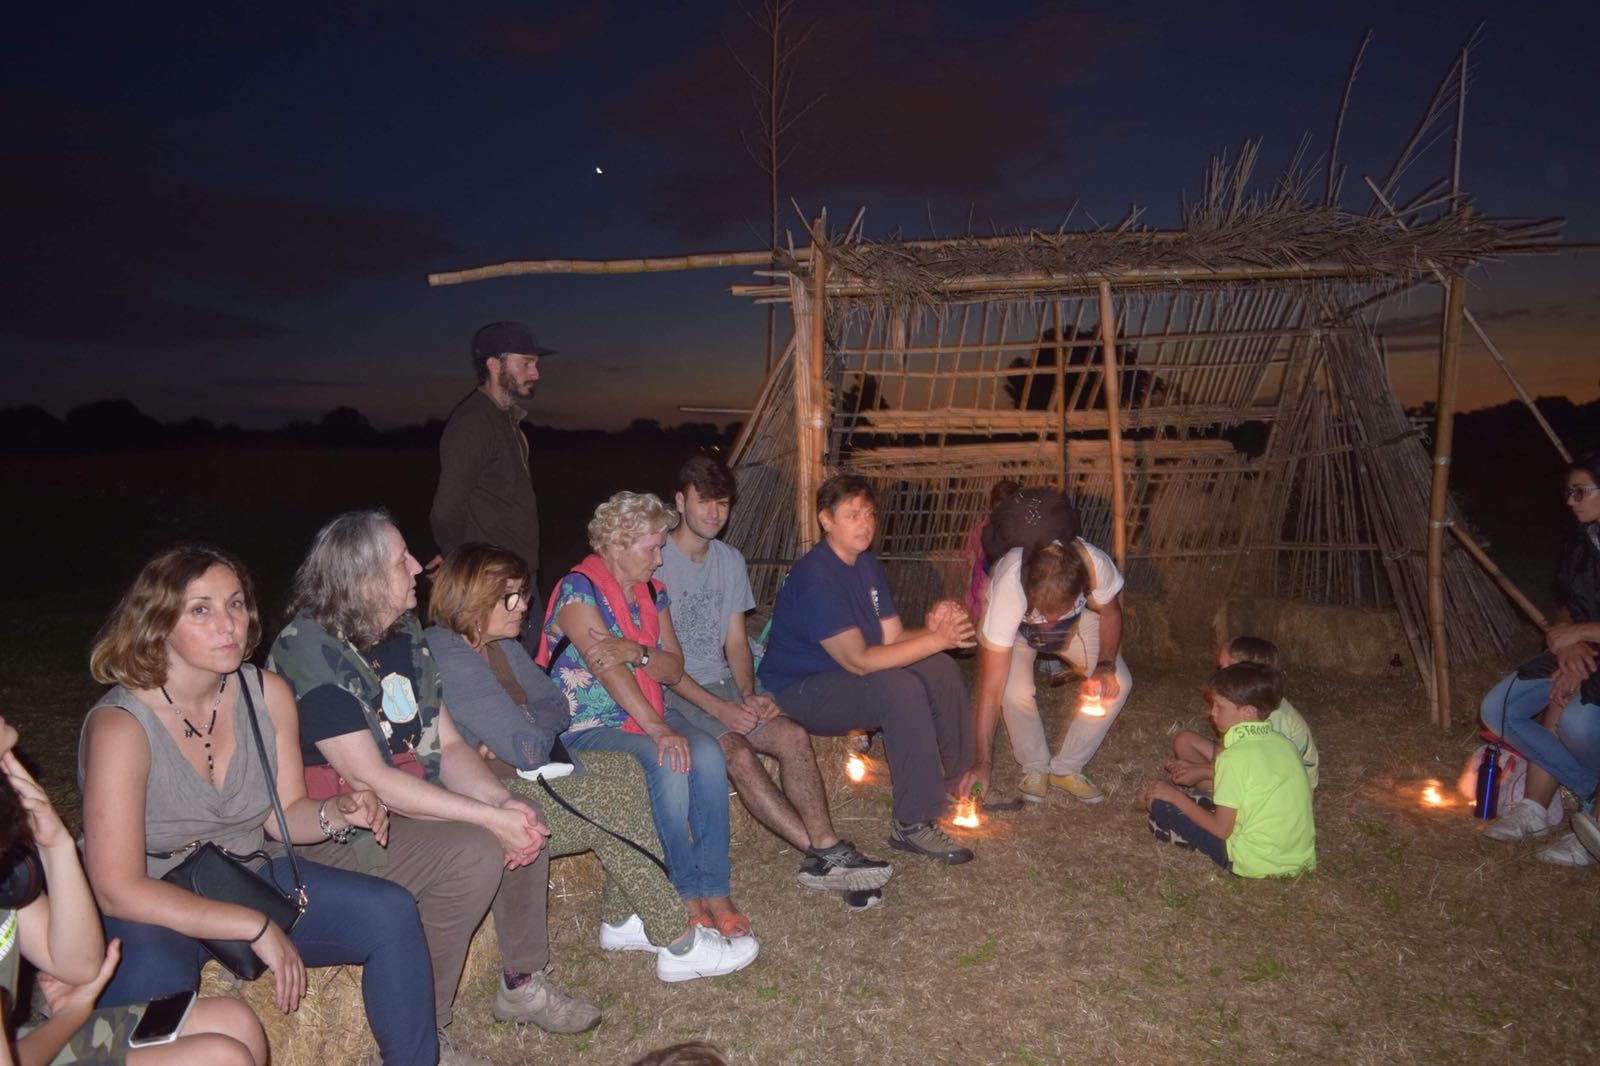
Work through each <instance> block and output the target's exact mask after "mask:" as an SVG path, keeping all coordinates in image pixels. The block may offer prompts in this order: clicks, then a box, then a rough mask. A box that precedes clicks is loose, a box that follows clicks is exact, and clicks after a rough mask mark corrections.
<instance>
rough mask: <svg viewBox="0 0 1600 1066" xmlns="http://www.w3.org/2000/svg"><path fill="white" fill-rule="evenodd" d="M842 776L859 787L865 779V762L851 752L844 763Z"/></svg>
mask: <svg viewBox="0 0 1600 1066" xmlns="http://www.w3.org/2000/svg"><path fill="white" fill-rule="evenodd" d="M844 775H845V776H846V777H848V778H849V779H850V780H851V781H854V782H855V783H856V784H858V785H859V784H860V783H861V782H863V781H865V780H866V779H867V760H865V759H863V758H862V757H861V756H860V755H857V754H856V753H854V752H851V753H850V758H848V759H846V760H845V763H844Z"/></svg>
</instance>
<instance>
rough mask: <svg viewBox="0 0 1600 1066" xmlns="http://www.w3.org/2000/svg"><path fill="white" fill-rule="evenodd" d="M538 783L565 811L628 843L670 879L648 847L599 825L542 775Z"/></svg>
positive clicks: (663, 865) (661, 863)
mask: <svg viewBox="0 0 1600 1066" xmlns="http://www.w3.org/2000/svg"><path fill="white" fill-rule="evenodd" d="M539 784H540V785H541V786H542V787H543V788H544V790H545V792H547V793H548V794H549V796H550V798H551V799H553V800H555V801H556V802H557V803H559V804H561V806H563V807H565V808H566V809H567V813H569V814H572V815H576V816H577V817H579V818H582V819H583V820H584V821H586V822H588V823H589V824H590V825H592V826H594V827H595V828H596V829H598V830H600V831H601V832H602V833H604V834H606V835H607V836H610V837H615V838H616V839H618V840H620V841H622V842H623V843H624V844H626V845H628V847H630V848H632V849H633V850H634V851H637V852H638V853H639V854H640V855H643V856H644V857H645V858H647V859H649V860H650V861H651V862H653V863H655V864H656V865H657V866H659V867H661V872H662V873H663V874H666V875H667V876H668V878H669V879H670V877H671V874H668V873H667V864H666V863H664V862H662V861H661V860H660V859H658V858H656V857H655V855H654V854H652V853H651V851H650V849H649V848H647V847H644V846H643V845H641V844H639V843H638V842H637V841H633V840H629V839H628V838H627V837H625V836H623V835H622V834H621V833H617V832H613V831H612V830H610V829H607V828H606V827H605V826H603V825H601V824H600V823H599V822H597V821H595V820H594V819H593V818H590V817H589V816H588V815H587V814H584V813H583V812H582V811H580V810H578V808H576V807H574V806H573V805H572V804H570V803H568V802H567V801H566V800H564V799H562V798H561V797H560V796H558V795H556V790H555V789H553V788H551V787H550V782H548V781H546V780H545V779H544V778H542V777H541V778H539Z"/></svg>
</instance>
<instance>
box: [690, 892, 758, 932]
mask: <svg viewBox="0 0 1600 1066" xmlns="http://www.w3.org/2000/svg"><path fill="white" fill-rule="evenodd" d="M706 909H707V910H708V911H709V912H710V914H709V918H710V919H711V923H710V924H711V927H712V928H713V929H715V930H716V931H717V932H719V933H721V934H722V935H723V936H725V937H727V938H728V939H730V940H731V939H733V938H734V937H740V936H749V935H750V919H749V918H746V917H745V916H744V915H742V914H740V913H739V912H738V911H737V910H735V909H734V907H733V902H732V901H731V900H730V901H729V902H728V905H727V907H726V908H725V909H723V910H718V909H717V908H716V907H715V906H713V905H712V904H710V903H707V904H706ZM693 920H694V919H693V918H691V919H690V921H693Z"/></svg>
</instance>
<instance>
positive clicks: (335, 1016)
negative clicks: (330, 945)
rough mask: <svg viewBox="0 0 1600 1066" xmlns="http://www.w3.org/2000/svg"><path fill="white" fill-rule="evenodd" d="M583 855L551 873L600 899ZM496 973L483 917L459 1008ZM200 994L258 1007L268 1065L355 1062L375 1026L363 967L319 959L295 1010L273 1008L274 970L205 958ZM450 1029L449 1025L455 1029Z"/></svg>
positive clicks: (558, 883)
mask: <svg viewBox="0 0 1600 1066" xmlns="http://www.w3.org/2000/svg"><path fill="white" fill-rule="evenodd" d="M580 858H587V859H589V860H590V863H591V864H592V865H593V867H594V870H595V871H598V870H599V863H598V862H595V861H594V857H593V856H592V855H587V854H586V855H584V856H573V857H572V858H571V859H570V860H568V859H561V860H557V861H556V862H554V863H552V864H551V869H552V870H553V871H554V870H556V869H558V868H559V869H560V870H561V872H562V875H566V876H565V878H564V877H563V876H562V875H553V876H552V878H551V880H552V881H553V882H554V884H555V887H554V888H553V889H552V893H551V894H552V895H554V894H555V892H556V891H568V890H570V891H579V890H586V889H584V888H583V887H582V886H586V885H588V884H589V883H590V882H592V883H593V888H592V891H593V894H594V897H595V905H596V907H598V906H599V878H598V876H596V874H592V873H586V872H585V871H584V869H583V868H582V864H581V863H579V862H578V861H577V860H578V859H580ZM499 973H500V949H499V947H498V946H497V945H496V943H495V937H494V919H493V918H492V917H489V918H485V919H484V921H483V924H482V925H480V926H479V927H478V931H477V933H476V934H475V935H474V936H473V938H472V944H471V946H470V947H469V948H468V950H467V961H466V965H465V966H463V967H462V972H461V985H460V987H459V988H458V989H457V991H456V1013H457V1016H458V1017H459V1016H460V1014H461V1008H462V1005H463V1004H464V1003H465V1002H466V1001H467V1000H468V999H469V998H470V997H471V996H472V994H473V991H474V990H475V989H478V988H486V987H489V986H490V985H491V983H492V982H493V981H494V980H495V978H496V977H497V976H498V975H499ZM200 994H201V995H203V996H231V997H233V998H234V999H242V1000H244V1001H245V1002H246V1003H248V1004H249V1005H250V1008H251V1009H252V1010H254V1011H255V1012H256V1017H258V1018H260V1019H261V1024H262V1026H263V1027H264V1028H265V1029H266V1031H267V1042H268V1044H269V1045H270V1046H271V1048H272V1062H273V1066H333V1064H337V1063H347V1062H360V1061H361V1060H362V1059H363V1057H364V1056H366V1055H368V1054H370V1053H371V1052H372V1050H373V1043H372V1030H371V1029H369V1028H368V1027H367V1012H366V1006H365V1004H364V1002H363V1000H362V997H361V967H359V966H321V967H317V968H315V969H307V970H306V994H305V996H304V997H303V998H302V999H301V1000H300V1009H299V1010H297V1011H295V1012H294V1013H293V1014H287V1015H286V1014H284V1013H283V1012H282V1011H280V1010H278V1007H277V1004H276V1003H275V1002H273V998H272V975H271V974H270V973H268V974H263V975H261V977H259V978H258V979H256V980H254V981H238V980H235V979H234V977H233V975H232V974H230V973H228V971H226V970H224V969H223V968H222V967H221V966H219V965H217V964H216V963H215V962H208V963H207V964H206V966H205V969H204V970H202V971H201V974H200ZM452 1031H453V1030H452Z"/></svg>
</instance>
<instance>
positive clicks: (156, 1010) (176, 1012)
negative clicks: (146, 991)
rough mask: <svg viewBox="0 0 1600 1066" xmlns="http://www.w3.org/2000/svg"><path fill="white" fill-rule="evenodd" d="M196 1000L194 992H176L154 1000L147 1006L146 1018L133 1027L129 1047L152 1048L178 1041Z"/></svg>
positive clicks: (145, 1010)
mask: <svg viewBox="0 0 1600 1066" xmlns="http://www.w3.org/2000/svg"><path fill="white" fill-rule="evenodd" d="M194 1000H195V993H194V992H193V991H189V992H175V993H173V994H172V995H170V996H161V997H159V998H157V999H152V1000H151V1001H150V1002H149V1003H147V1004H145V1008H144V1017H143V1018H140V1019H139V1024H137V1025H135V1026H134V1027H133V1032H132V1033H131V1034H130V1035H129V1036H128V1046H129V1047H151V1046H153V1045H156V1044H170V1043H171V1042H172V1041H174V1040H176V1039H177V1038H178V1030H180V1029H182V1028H183V1023H184V1022H186V1021H188V1020H189V1011H191V1010H192V1009H194Z"/></svg>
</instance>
